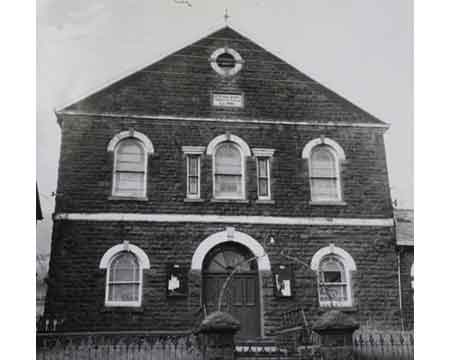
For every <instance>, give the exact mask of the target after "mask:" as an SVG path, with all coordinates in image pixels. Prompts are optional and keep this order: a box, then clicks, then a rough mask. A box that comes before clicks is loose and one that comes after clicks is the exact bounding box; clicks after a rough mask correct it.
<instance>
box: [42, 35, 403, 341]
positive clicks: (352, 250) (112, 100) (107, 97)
mask: <svg viewBox="0 0 450 360" xmlns="http://www.w3.org/2000/svg"><path fill="white" fill-rule="evenodd" d="M223 47H230V48H233V49H234V50H236V51H237V52H238V53H239V54H240V55H241V56H242V58H243V59H244V61H245V62H244V64H243V67H242V70H241V71H240V72H239V73H237V74H236V75H235V76H232V77H223V76H220V75H219V74H217V73H215V72H214V70H213V69H212V67H211V65H210V61H209V57H210V56H211V54H212V53H213V52H214V51H215V50H216V49H217V48H223ZM214 93H233V94H241V95H243V99H244V106H243V107H239V108H234V107H215V106H213V105H212V103H211V101H212V100H211V97H212V94H214ZM57 116H58V121H59V123H60V126H61V131H62V144H61V155H60V164H59V174H58V176H59V177H58V194H59V195H58V197H57V201H56V210H55V224H54V230H53V239H52V250H51V261H50V271H49V280H48V283H49V289H48V296H47V303H46V314H47V315H48V316H60V317H63V318H65V319H66V322H65V326H66V329H70V330H95V329H97V330H135V329H145V330H171V329H190V328H192V327H193V326H194V324H195V323H198V322H199V321H200V320H201V318H202V316H203V312H202V308H201V306H202V295H201V292H202V289H201V287H202V281H201V278H202V274H201V271H199V270H198V269H193V268H192V257H193V254H194V252H195V251H196V249H197V248H198V247H199V245H200V244H201V243H202V242H203V241H204V240H205V239H207V238H208V237H209V236H211V235H213V234H215V233H218V232H221V231H224V230H226V229H227V228H230V227H233V228H234V229H235V231H237V232H240V233H244V234H247V235H249V236H250V237H252V238H253V239H255V240H256V241H257V242H259V243H264V242H265V241H266V240H267V239H268V238H273V239H274V243H272V244H270V245H268V246H267V247H266V250H267V254H268V259H269V261H270V266H271V269H275V268H277V267H278V266H279V265H287V264H288V262H289V261H288V260H287V259H286V258H285V257H283V256H282V255H280V253H281V251H282V250H283V251H285V252H289V254H291V255H292V256H295V257H297V258H299V259H301V260H302V261H304V262H305V263H307V264H308V263H310V262H311V259H312V257H313V255H314V254H315V253H316V252H317V251H318V250H319V249H321V248H324V247H327V246H329V245H330V244H334V246H336V247H339V248H342V249H344V250H345V251H346V252H348V253H349V254H350V255H351V257H352V258H353V260H354V262H355V264H356V268H357V269H356V271H354V272H353V274H352V280H351V282H352V284H351V285H352V286H351V287H352V298H353V304H352V306H351V307H349V308H345V309H342V310H343V311H347V312H349V313H351V314H352V316H354V317H355V318H356V319H357V320H358V321H359V322H360V323H361V325H362V327H364V326H365V327H371V328H378V329H381V328H390V329H394V328H399V326H400V308H399V299H398V296H399V295H398V294H399V292H398V274H397V256H396V241H395V232H394V226H393V221H392V219H393V212H392V211H393V210H392V206H391V198H390V192H389V182H388V174H387V166H386V155H385V149H384V140H383V133H384V131H385V130H386V126H385V124H384V123H382V122H381V121H380V120H378V119H375V118H374V117H373V116H371V115H369V114H367V113H366V112H365V111H363V110H361V109H359V108H358V107H356V106H355V105H353V104H351V103H350V102H348V101H347V100H345V99H343V98H341V97H340V96H338V95H337V94H335V93H333V92H331V91H330V90H329V89H327V88H325V87H323V86H322V85H320V84H318V83H317V82H315V81H314V80H312V79H310V78H309V77H307V76H306V75H304V74H302V73H301V72H299V71H298V70H296V69H294V68H292V67H291V66H289V65H288V64H286V63H284V62H283V61H282V60H280V59H279V58H277V57H275V56H274V55H272V54H270V53H269V52H267V51H266V50H264V49H262V48H261V47H259V46H258V45H256V44H254V43H253V42H252V41H250V40H248V39H247V38H245V37H243V36H242V35H240V34H238V33H237V32H235V31H234V30H232V29H230V28H224V29H221V30H219V31H217V32H216V33H214V34H212V35H210V36H208V37H206V38H204V39H202V40H200V41H199V42H197V43H195V44H193V45H190V46H188V47H186V48H184V49H182V50H180V51H178V52H176V53H174V54H172V55H170V56H168V57H167V58H164V59H163V60H161V61H159V62H157V63H155V64H153V65H150V66H149V67H147V68H145V69H143V70H140V71H138V72H136V73H134V74H132V75H130V76H129V77H126V78H125V79H123V80H121V81H119V82H117V83H115V84H113V85H111V86H109V87H107V88H105V89H103V90H101V91H99V92H97V93H95V94H93V95H91V96H89V97H87V98H86V99H83V100H81V101H79V102H77V103H76V104H74V105H71V106H69V107H67V108H65V109H63V110H61V111H59V112H58V113H57ZM130 129H131V132H130V133H133V132H139V133H142V134H144V135H145V136H146V137H148V138H149V139H150V140H151V143H152V145H153V148H154V152H153V153H152V154H150V155H149V157H148V164H147V171H148V176H147V181H146V186H147V199H117V198H114V197H111V188H112V173H113V167H114V154H113V152H111V151H107V147H108V143H109V142H110V140H111V139H112V138H113V137H114V136H115V135H117V134H118V133H120V132H123V131H129V130H130ZM223 134H232V135H234V136H238V137H239V138H240V139H242V140H243V141H245V142H246V144H248V146H249V147H250V149H254V148H265V149H274V150H275V152H274V154H273V157H272V158H271V160H270V161H271V190H272V200H271V201H258V199H257V180H256V178H257V176H256V159H255V157H254V156H253V155H250V156H248V157H246V159H245V168H246V174H245V182H246V194H245V195H246V196H245V200H240V201H232V200H229V201H223V200H222V201H217V199H214V196H213V191H212V188H213V184H212V183H213V175H212V157H211V155H207V154H206V152H205V153H203V154H202V155H201V177H200V178H201V196H200V200H198V201H189V200H187V199H186V158H185V155H184V154H183V151H182V147H183V146H202V147H205V148H206V147H207V146H208V144H209V143H210V142H211V141H212V140H213V139H214V138H215V137H217V136H219V135H223ZM227 136H229V135H227ZM318 138H322V139H323V138H329V139H332V140H333V141H335V142H337V143H338V144H339V145H340V147H342V149H343V151H344V153H345V160H343V161H341V162H340V171H341V187H342V200H343V201H341V202H339V203H335V204H321V205H317V204H312V203H311V194H310V180H309V170H308V161H307V159H303V158H302V150H303V149H304V147H305V145H306V144H307V143H308V142H310V141H311V140H314V139H318ZM126 215H130V216H132V218H131V219H130V218H129V217H127V216H126ZM192 215H195V216H197V217H196V218H195V220H193V217H192ZM90 216H91V217H90ZM111 216H113V217H111ZM114 216H115V217H114ZM133 216H134V219H133ZM136 216H141V218H139V219H141V220H139V219H138V218H136ZM145 216H147V217H145ZM155 216H160V217H159V218H156V217H155ZM164 216H166V217H167V221H165V220H164ZM198 216H200V218H199V217H198ZM201 216H205V219H206V216H209V218H208V220H207V221H206V220H205V221H202V220H201ZM214 216H217V217H216V218H214ZM296 219H297V220H296ZM294 220H295V221H294ZM371 221H372V222H371ZM123 240H127V241H129V242H130V243H131V244H133V245H136V246H138V247H139V248H140V249H142V250H143V251H144V252H145V253H146V255H147V256H148V258H149V260H150V264H151V265H150V269H148V270H144V272H143V294H142V304H141V306H139V307H133V308H127V307H122V308H116V307H108V306H105V279H106V270H105V269H100V268H99V263H100V260H101V259H102V256H103V255H104V254H105V252H106V251H107V250H108V249H110V248H111V247H113V246H115V245H117V244H120V243H122V242H123ZM168 264H177V265H178V266H179V267H180V269H182V270H183V271H185V273H186V274H187V277H188V291H187V296H186V297H179V298H168V297H167V289H166V287H167V284H166V281H167V278H166V275H167V265H168ZM293 271H294V276H293V296H292V297H290V298H279V297H275V296H274V281H273V276H272V275H273V274H272V273H271V271H270V269H269V270H267V269H265V270H264V271H260V272H259V286H260V295H261V299H260V304H261V328H262V329H261V335H270V333H271V332H273V331H274V330H276V329H278V328H279V327H280V326H281V317H282V313H283V312H284V311H285V310H287V309H289V308H291V307H292V306H295V305H301V306H302V307H303V308H304V311H305V314H306V315H307V317H308V318H309V319H311V320H313V319H316V318H317V317H318V316H320V314H322V313H323V312H324V311H325V310H326V309H323V308H320V306H319V302H318V291H317V276H316V274H315V273H313V272H312V271H311V270H309V269H307V268H305V267H304V266H300V265H296V266H294V270H293Z"/></svg>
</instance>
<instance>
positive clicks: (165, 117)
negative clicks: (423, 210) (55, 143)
mask: <svg viewBox="0 0 450 360" xmlns="http://www.w3.org/2000/svg"><path fill="white" fill-rule="evenodd" d="M56 115H67V116H104V117H116V118H129V119H142V120H177V121H210V122H229V123H254V124H281V125H314V126H346V127H367V128H382V129H388V128H389V127H390V124H388V123H385V124H366V123H346V122H333V121H329V122H317V121H287V120H259V119H226V118H206V117H189V116H173V115H135V114H116V113H96V112H84V111H69V110H65V111H57V112H56Z"/></svg>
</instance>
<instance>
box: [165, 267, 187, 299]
mask: <svg viewBox="0 0 450 360" xmlns="http://www.w3.org/2000/svg"><path fill="white" fill-rule="evenodd" d="M187 282H188V276H187V270H186V269H184V268H182V267H180V265H177V264H169V265H168V266H167V280H166V288H167V297H184V296H187V295H188V284H187Z"/></svg>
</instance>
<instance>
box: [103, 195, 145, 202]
mask: <svg viewBox="0 0 450 360" xmlns="http://www.w3.org/2000/svg"><path fill="white" fill-rule="evenodd" d="M108 200H112V201H148V197H146V196H142V197H135V196H117V195H111V196H110V197H108Z"/></svg>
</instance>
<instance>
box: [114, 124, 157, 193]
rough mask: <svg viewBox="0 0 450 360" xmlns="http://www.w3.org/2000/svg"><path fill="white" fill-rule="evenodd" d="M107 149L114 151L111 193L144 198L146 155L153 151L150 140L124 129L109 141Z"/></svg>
mask: <svg viewBox="0 0 450 360" xmlns="http://www.w3.org/2000/svg"><path fill="white" fill-rule="evenodd" d="M108 151H112V152H114V169H113V181H112V195H113V196H117V197H131V198H145V197H146V196H147V158H148V156H147V155H148V154H152V153H153V145H152V143H151V141H150V140H149V139H148V138H147V137H146V136H145V135H144V134H141V133H138V132H136V131H133V130H130V131H124V132H121V133H119V134H117V135H116V136H115V137H114V138H113V139H112V140H111V141H110V142H109V145H108Z"/></svg>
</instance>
